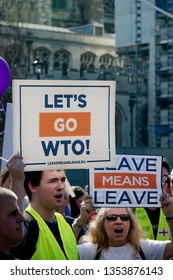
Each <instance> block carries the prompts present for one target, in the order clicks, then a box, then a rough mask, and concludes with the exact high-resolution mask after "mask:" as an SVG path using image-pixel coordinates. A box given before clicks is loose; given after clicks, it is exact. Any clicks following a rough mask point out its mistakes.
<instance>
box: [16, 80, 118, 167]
mask: <svg viewBox="0 0 173 280" xmlns="http://www.w3.org/2000/svg"><path fill="white" fill-rule="evenodd" d="M13 119H14V126H13V132H14V138H13V139H14V153H15V152H18V151H19V153H20V154H21V155H22V156H23V158H24V161H25V163H26V170H44V169H57V168H59V169H75V168H89V167H103V166H113V165H114V164H115V82H114V81H64V80H63V81H50V80H48V81H47V80H42V81H40V80H14V81H13Z"/></svg>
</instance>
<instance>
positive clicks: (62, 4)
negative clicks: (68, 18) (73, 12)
mask: <svg viewBox="0 0 173 280" xmlns="http://www.w3.org/2000/svg"><path fill="white" fill-rule="evenodd" d="M66 7H67V5H66V0H52V9H53V10H65V9H66Z"/></svg>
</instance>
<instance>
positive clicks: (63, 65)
mask: <svg viewBox="0 0 173 280" xmlns="http://www.w3.org/2000/svg"><path fill="white" fill-rule="evenodd" d="M53 59H54V69H56V70H62V75H63V76H64V77H65V76H68V70H69V67H70V53H69V52H68V51H67V50H64V49H61V50H58V51H56V52H55V53H54V57H53Z"/></svg>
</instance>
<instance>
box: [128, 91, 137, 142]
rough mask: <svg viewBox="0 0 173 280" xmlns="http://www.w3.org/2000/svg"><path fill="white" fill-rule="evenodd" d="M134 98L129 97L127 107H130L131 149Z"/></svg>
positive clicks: (132, 95)
mask: <svg viewBox="0 0 173 280" xmlns="http://www.w3.org/2000/svg"><path fill="white" fill-rule="evenodd" d="M135 102H136V101H135V96H134V94H131V95H130V100H129V107H130V143H131V146H132V147H133V108H134V105H135Z"/></svg>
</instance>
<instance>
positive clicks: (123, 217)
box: [105, 214, 130, 222]
mask: <svg viewBox="0 0 173 280" xmlns="http://www.w3.org/2000/svg"><path fill="white" fill-rule="evenodd" d="M118 217H120V219H121V221H129V220H130V216H129V215H128V214H120V215H117V214H111V215H108V216H106V218H105V219H106V220H108V221H111V222H113V221H116V220H117V219H118Z"/></svg>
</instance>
